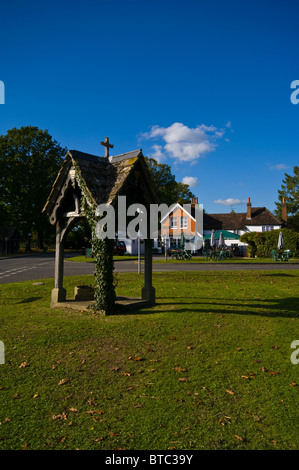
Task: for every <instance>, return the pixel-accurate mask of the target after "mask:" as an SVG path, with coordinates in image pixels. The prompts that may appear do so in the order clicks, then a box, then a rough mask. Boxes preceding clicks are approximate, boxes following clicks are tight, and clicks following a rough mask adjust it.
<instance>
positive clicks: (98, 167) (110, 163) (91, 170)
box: [43, 149, 157, 215]
mask: <svg viewBox="0 0 299 470" xmlns="http://www.w3.org/2000/svg"><path fill="white" fill-rule="evenodd" d="M137 164H139V166H138V169H140V170H141V171H142V173H143V176H144V179H145V180H146V184H147V189H148V191H149V192H150V195H151V199H152V200H151V202H157V196H156V190H155V187H154V185H153V182H152V180H151V176H150V173H149V170H148V168H147V165H146V162H145V160H144V157H143V155H142V151H141V150H140V149H139V150H134V151H132V152H127V153H124V154H121V155H116V156H113V157H109V158H106V157H98V156H96V155H90V154H87V153H84V152H79V151H78V150H70V151H69V152H68V153H67V154H66V156H65V159H64V162H63V165H62V167H61V169H60V171H59V173H58V175H57V178H56V180H55V182H54V184H53V186H52V190H51V193H50V195H49V197H48V200H47V202H46V204H45V206H44V208H43V212H46V213H47V214H48V215H50V214H51V213H52V211H53V210H54V208H55V204H56V201H57V200H58V198H59V195H60V193H61V188H62V187H63V184H64V182H65V181H66V178H67V176H68V174H69V171H70V169H71V168H72V167H75V169H76V171H77V172H78V173H79V174H80V176H81V179H82V180H83V182H84V186H85V189H86V191H87V195H88V199H89V202H90V203H91V204H92V205H93V206H95V207H96V206H98V205H99V204H113V203H114V202H115V199H116V197H117V195H118V194H119V193H120V191H121V190H122V188H123V186H124V184H125V182H126V181H127V179H128V177H129V175H130V174H131V173H132V171H133V170H134V169H136V168H137Z"/></svg>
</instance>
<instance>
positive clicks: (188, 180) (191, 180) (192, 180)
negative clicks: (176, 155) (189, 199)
mask: <svg viewBox="0 0 299 470" xmlns="http://www.w3.org/2000/svg"><path fill="white" fill-rule="evenodd" d="M182 183H183V184H188V185H189V186H190V188H194V187H195V186H197V185H198V178H196V176H184V178H183V179H182Z"/></svg>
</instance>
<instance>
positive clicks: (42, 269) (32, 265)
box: [0, 253, 299, 284]
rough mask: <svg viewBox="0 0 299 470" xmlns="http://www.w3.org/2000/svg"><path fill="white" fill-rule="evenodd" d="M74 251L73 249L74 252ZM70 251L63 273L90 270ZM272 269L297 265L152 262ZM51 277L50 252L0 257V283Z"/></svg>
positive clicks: (121, 267)
mask: <svg viewBox="0 0 299 470" xmlns="http://www.w3.org/2000/svg"><path fill="white" fill-rule="evenodd" d="M76 254H77V253H76ZM71 256H74V253H66V255H65V262H64V275H65V276H75V275H81V274H93V272H94V265H93V263H76V262H71V261H68V258H69V257H71ZM264 269H266V270H272V269H285V270H294V269H299V264H288V263H277V264H266V263H263V264H253V263H252V264H246V262H245V263H244V264H238V263H233V262H232V263H229V264H228V263H223V264H221V263H184V262H182V263H173V264H171V263H165V264H164V263H161V264H160V263H159V264H155V263H153V271H154V272H155V271H156V272H157V271H160V272H161V271H162V272H170V271H240V270H264ZM115 271H116V272H119V273H126V272H137V262H136V261H134V260H127V261H126V260H124V261H116V262H115ZM53 277H54V253H45V254H37V255H21V256H16V257H9V258H0V284H6V283H10V282H22V281H32V280H37V279H38V280H40V279H46V278H53Z"/></svg>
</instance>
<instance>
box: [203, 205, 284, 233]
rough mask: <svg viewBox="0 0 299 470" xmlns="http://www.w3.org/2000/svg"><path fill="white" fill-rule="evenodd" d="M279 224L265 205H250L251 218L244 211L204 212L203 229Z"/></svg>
mask: <svg viewBox="0 0 299 470" xmlns="http://www.w3.org/2000/svg"><path fill="white" fill-rule="evenodd" d="M260 225H281V221H280V220H279V219H277V217H275V216H274V215H273V214H272V213H271V212H270V211H269V210H268V209H267V208H266V207H252V209H251V219H247V213H246V212H239V213H237V212H234V211H232V212H230V213H225V214H204V216H203V228H204V230H211V229H213V228H214V229H215V230H221V229H223V230H243V229H245V228H246V227H248V226H260Z"/></svg>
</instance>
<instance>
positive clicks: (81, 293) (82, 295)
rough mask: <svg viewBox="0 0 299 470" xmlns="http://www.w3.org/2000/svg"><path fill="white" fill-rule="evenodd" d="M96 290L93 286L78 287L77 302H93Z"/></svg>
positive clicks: (76, 288)
mask: <svg viewBox="0 0 299 470" xmlns="http://www.w3.org/2000/svg"><path fill="white" fill-rule="evenodd" d="M93 299H94V288H93V287H91V286H76V287H75V300H93Z"/></svg>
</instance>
